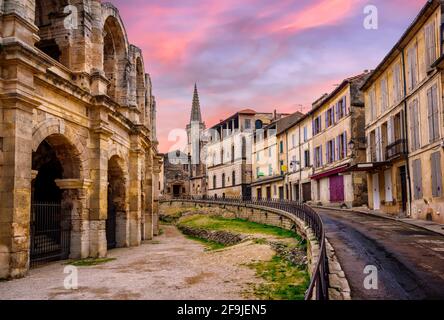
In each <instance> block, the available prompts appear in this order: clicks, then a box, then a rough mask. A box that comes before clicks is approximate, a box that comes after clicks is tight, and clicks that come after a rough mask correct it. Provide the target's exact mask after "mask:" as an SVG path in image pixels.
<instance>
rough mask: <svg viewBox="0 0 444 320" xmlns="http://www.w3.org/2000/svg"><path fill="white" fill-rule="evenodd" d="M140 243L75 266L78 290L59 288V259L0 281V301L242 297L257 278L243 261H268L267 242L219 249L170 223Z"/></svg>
mask: <svg viewBox="0 0 444 320" xmlns="http://www.w3.org/2000/svg"><path fill="white" fill-rule="evenodd" d="M162 229H164V233H163V235H161V236H159V237H156V238H155V240H153V241H150V242H147V243H145V244H143V245H142V246H140V247H132V248H122V249H115V250H111V251H110V252H109V256H110V257H114V258H116V260H114V261H111V262H107V263H105V264H102V265H98V266H91V267H79V269H78V270H79V277H78V278H79V288H78V290H66V289H64V285H63V282H64V278H65V277H66V276H67V275H66V274H64V273H63V270H64V267H65V264H64V263H63V262H61V261H59V262H54V263H51V264H48V265H46V266H43V267H40V268H35V269H32V270H31V271H30V274H29V276H27V277H25V278H22V279H18V280H12V281H5V282H0V300H9V299H117V300H120V299H122V300H123V299H154V300H156V299H176V300H182V299H192V300H194V299H197V300H199V299H228V300H230V299H245V298H250V299H251V298H253V299H254V297H253V296H249V295H248V294H246V293H245V292H246V290H248V288H249V285H250V284H251V283H260V282H261V281H262V280H260V279H259V278H257V277H256V276H255V272H254V271H253V270H252V269H250V268H248V267H247V266H245V264H246V263H250V262H252V261H253V260H269V259H271V257H272V256H273V254H274V252H273V250H271V249H270V247H269V246H267V245H259V244H252V243H251V242H250V243H249V244H248V243H242V244H239V245H237V246H233V247H230V248H227V249H225V250H220V251H205V250H204V247H203V246H202V245H201V244H200V243H198V242H195V241H193V240H189V239H187V238H185V237H184V236H183V235H182V234H181V233H180V232H179V231H178V230H177V229H176V228H175V227H173V226H162Z"/></svg>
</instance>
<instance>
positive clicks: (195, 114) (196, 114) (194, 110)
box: [190, 83, 202, 123]
mask: <svg viewBox="0 0 444 320" xmlns="http://www.w3.org/2000/svg"><path fill="white" fill-rule="evenodd" d="M193 121H198V122H199V123H201V122H202V114H201V113H200V102H199V93H198V92H197V84H196V83H195V84H194V95H193V106H192V107H191V117H190V122H193Z"/></svg>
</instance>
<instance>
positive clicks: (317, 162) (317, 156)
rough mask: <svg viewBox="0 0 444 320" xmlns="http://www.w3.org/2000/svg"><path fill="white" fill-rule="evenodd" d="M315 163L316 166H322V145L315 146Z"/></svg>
mask: <svg viewBox="0 0 444 320" xmlns="http://www.w3.org/2000/svg"><path fill="white" fill-rule="evenodd" d="M314 165H315V167H316V168H320V167H322V146H319V147H316V148H315V153H314Z"/></svg>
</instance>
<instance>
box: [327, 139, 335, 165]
mask: <svg viewBox="0 0 444 320" xmlns="http://www.w3.org/2000/svg"><path fill="white" fill-rule="evenodd" d="M334 161H335V140H334V139H332V140H330V141H328V142H327V163H333V162H334Z"/></svg>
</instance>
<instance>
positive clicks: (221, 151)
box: [220, 147, 224, 164]
mask: <svg viewBox="0 0 444 320" xmlns="http://www.w3.org/2000/svg"><path fill="white" fill-rule="evenodd" d="M223 163H224V148H223V147H221V148H220V164H223Z"/></svg>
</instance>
